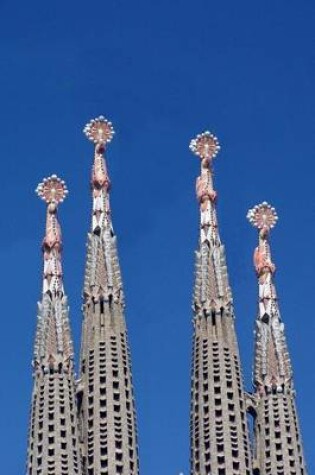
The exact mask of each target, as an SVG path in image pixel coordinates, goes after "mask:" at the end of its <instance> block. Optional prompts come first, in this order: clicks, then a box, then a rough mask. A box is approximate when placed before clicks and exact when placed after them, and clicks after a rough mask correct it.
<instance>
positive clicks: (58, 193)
mask: <svg viewBox="0 0 315 475" xmlns="http://www.w3.org/2000/svg"><path fill="white" fill-rule="evenodd" d="M35 191H36V193H37V195H38V196H39V197H40V198H41V199H42V200H43V201H45V203H47V204H49V203H56V204H59V203H62V202H63V201H64V199H65V198H66V196H67V194H68V193H69V191H68V188H67V185H66V184H65V182H64V181H63V180H61V179H60V178H58V177H57V175H51V176H49V177H47V178H44V179H43V181H42V182H41V183H40V184H39V185H38V187H37V188H36V190H35Z"/></svg>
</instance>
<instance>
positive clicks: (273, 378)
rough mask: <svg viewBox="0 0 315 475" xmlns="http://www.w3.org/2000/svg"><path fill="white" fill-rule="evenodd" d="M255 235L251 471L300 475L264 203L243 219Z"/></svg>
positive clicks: (272, 214) (270, 212)
mask: <svg viewBox="0 0 315 475" xmlns="http://www.w3.org/2000/svg"><path fill="white" fill-rule="evenodd" d="M248 218H249V220H250V222H251V223H252V224H253V225H254V226H255V227H257V228H258V229H259V245H258V247H257V248H256V249H255V253H254V265H255V269H256V273H257V276H258V285H259V309H258V315H257V320H256V331H255V333H256V343H255V361H254V381H253V383H254V407H253V410H254V412H255V414H256V418H255V444H254V466H255V470H256V472H254V473H257V474H259V475H306V473H307V470H306V466H305V460H304V455H303V447H302V440H301V432H300V427H299V422H298V416H297V409H296V402H295V390H294V385H293V378H292V367H291V362H290V357H289V352H288V347H287V342H286V337H285V332H284V325H283V323H282V321H281V317H280V311H279V305H278V299H277V294H276V289H275V285H274V282H273V280H274V279H273V276H274V273H275V265H274V264H273V262H272V260H271V253H270V246H269V242H268V241H269V232H270V229H271V228H273V226H274V225H275V224H276V221H277V219H278V218H277V214H276V211H275V209H274V208H272V207H271V206H270V205H269V204H268V203H266V202H264V203H262V204H260V205H257V206H255V207H254V208H253V209H252V210H250V211H249V213H248Z"/></svg>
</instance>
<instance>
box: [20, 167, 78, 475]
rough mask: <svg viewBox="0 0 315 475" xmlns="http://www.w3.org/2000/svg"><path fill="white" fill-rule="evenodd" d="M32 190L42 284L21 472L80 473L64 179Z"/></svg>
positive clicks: (35, 474)
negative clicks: (62, 213) (42, 210)
mask: <svg viewBox="0 0 315 475" xmlns="http://www.w3.org/2000/svg"><path fill="white" fill-rule="evenodd" d="M37 193H38V195H39V197H40V198H42V199H43V200H44V202H45V203H46V204H47V216H46V232H45V237H44V240H43V245H42V250H43V260H44V271H43V289H42V297H41V300H40V302H39V303H38V320H37V329H36V337H35V347H34V357H33V380H34V383H33V393H32V406H31V421H30V427H29V442H28V457H27V469H26V473H27V475H70V474H71V475H74V474H78V475H82V471H81V459H80V447H79V438H78V422H77V408H76V387H75V375H74V365H73V345H72V338H71V332H70V322H69V308H68V302H67V296H66V294H65V290H64V284H63V271H62V256H61V252H62V236H61V228H60V225H59V222H58V214H57V209H58V205H59V204H60V203H61V202H62V201H63V200H64V199H65V197H66V196H67V193H68V190H67V187H66V185H65V183H64V181H62V180H60V179H59V178H58V177H57V176H56V175H52V176H51V177H49V178H45V179H44V180H43V182H42V183H41V184H40V185H39V186H38V188H37Z"/></svg>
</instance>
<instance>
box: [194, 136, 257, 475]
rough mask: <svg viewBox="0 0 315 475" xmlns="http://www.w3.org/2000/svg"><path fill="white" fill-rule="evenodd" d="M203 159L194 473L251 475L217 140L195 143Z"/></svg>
mask: <svg viewBox="0 0 315 475" xmlns="http://www.w3.org/2000/svg"><path fill="white" fill-rule="evenodd" d="M190 148H191V150H192V151H193V152H194V153H195V154H196V155H199V156H200V158H201V175H200V176H199V177H198V178H197V184H196V191H197V198H198V201H199V203H200V238H199V247H198V250H197V252H196V282H195V291H194V299H193V310H194V337H193V360H192V375H191V384H192V386H191V424H190V430H191V433H190V441H191V457H190V458H191V475H209V474H211V475H250V474H251V473H252V471H251V455H250V446H249V437H248V428H247V419H246V407H245V396H244V391H243V383H242V373H241V367H240V357H239V350H238V344H237V339H236V334H235V329H234V312H233V302H232V295H231V289H230V286H229V282H228V274H227V268H226V262H225V250H224V245H223V244H222V243H221V240H220V236H219V231H218V223H217V216H216V206H215V203H216V192H215V191H214V189H213V179H212V166H211V165H212V159H213V158H214V156H215V155H216V154H217V152H218V150H219V145H218V142H217V139H216V137H214V136H213V135H212V134H210V133H209V132H205V133H203V134H200V135H198V136H197V138H196V139H195V140H192V142H191V145H190Z"/></svg>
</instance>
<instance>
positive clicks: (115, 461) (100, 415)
mask: <svg viewBox="0 0 315 475" xmlns="http://www.w3.org/2000/svg"><path fill="white" fill-rule="evenodd" d="M84 132H85V134H86V136H87V138H88V139H89V140H91V141H92V142H93V144H94V161H93V167H92V177H91V190H92V201H93V209H92V220H91V221H92V223H91V229H90V232H89V233H88V243H87V260H86V272H85V281H84V290H83V327H82V342H81V367H80V380H79V385H78V399H79V413H80V428H81V439H82V456H83V467H84V475H119V474H124V475H127V474H128V475H136V474H138V471H139V469H138V445H137V425H136V414H135V402H134V394H133V385H132V375H131V362H130V353H129V347H128V341H127V330H126V323H125V316H124V309H125V301H124V292H123V285H122V279H121V272H120V266H119V260H118V253H117V248H116V236H115V233H114V231H113V226H112V218H111V209H110V200H109V192H110V179H109V175H108V172H107V167H106V161H105V156H104V154H105V149H106V146H107V144H108V143H109V142H110V141H111V140H112V138H113V135H114V129H113V126H112V124H111V122H109V121H107V120H106V119H105V118H104V117H102V116H100V117H98V118H97V119H94V120H92V121H91V122H89V123H88V124H87V126H86V127H85V129H84Z"/></svg>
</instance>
